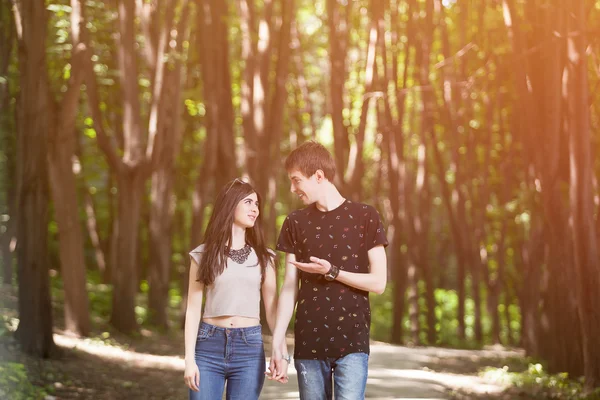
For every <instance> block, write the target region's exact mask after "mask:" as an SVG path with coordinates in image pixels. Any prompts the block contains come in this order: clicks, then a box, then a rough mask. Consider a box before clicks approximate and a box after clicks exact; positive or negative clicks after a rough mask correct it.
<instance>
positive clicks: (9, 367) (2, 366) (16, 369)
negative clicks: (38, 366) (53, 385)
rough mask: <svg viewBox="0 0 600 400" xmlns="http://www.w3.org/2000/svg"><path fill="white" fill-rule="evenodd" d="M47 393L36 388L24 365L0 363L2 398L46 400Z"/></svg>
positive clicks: (0, 396) (0, 393)
mask: <svg viewBox="0 0 600 400" xmlns="http://www.w3.org/2000/svg"><path fill="white" fill-rule="evenodd" d="M46 395H47V393H46V391H44V390H43V389H42V388H39V387H36V386H34V385H33V384H32V383H31V382H30V380H29V377H28V375H27V370H26V369H25V366H24V365H23V364H19V363H14V362H0V398H1V399H11V400H37V399H40V400H41V399H44V398H45V397H46Z"/></svg>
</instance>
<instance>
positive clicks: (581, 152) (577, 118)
mask: <svg viewBox="0 0 600 400" xmlns="http://www.w3.org/2000/svg"><path fill="white" fill-rule="evenodd" d="M584 3H585V2H584V1H583V0H573V1H570V2H569V3H568V4H569V5H570V7H569V8H570V9H571V10H572V11H571V12H570V13H569V18H568V32H569V35H568V36H567V37H568V39H567V41H568V68H567V71H566V73H567V79H568V81H567V87H566V88H567V93H566V95H567V101H568V131H569V153H570V160H571V163H570V164H571V182H570V183H571V184H570V199H571V221H572V222H571V224H572V230H573V245H574V253H575V254H574V255H575V271H576V274H575V275H576V287H577V290H576V292H577V300H578V307H577V310H578V312H579V320H580V322H581V333H582V339H583V370H584V375H585V388H586V390H587V391H588V392H591V391H593V389H594V388H596V387H600V352H598V350H597V348H596V344H597V340H598V338H600V316H599V315H598V310H600V296H598V291H599V290H600V268H599V265H598V249H597V243H596V232H595V226H594V224H592V223H590V221H592V220H593V218H594V204H593V196H594V192H593V188H592V176H593V165H594V162H593V159H592V155H591V151H590V146H591V143H592V141H591V132H590V116H589V104H588V98H589V93H588V77H587V74H588V69H587V55H586V48H587V46H588V40H587V34H586V20H587V13H586V11H585V7H584ZM563 5H564V6H565V7H567V2H563Z"/></svg>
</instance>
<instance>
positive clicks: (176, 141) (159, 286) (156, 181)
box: [148, 1, 188, 329]
mask: <svg viewBox="0 0 600 400" xmlns="http://www.w3.org/2000/svg"><path fill="white" fill-rule="evenodd" d="M187 4H188V3H187V1H186V3H185V5H184V6H183V11H182V14H181V15H182V16H181V20H180V21H179V24H178V27H177V32H178V37H177V38H176V40H177V46H176V49H174V50H175V51H176V52H177V53H180V52H181V51H182V48H183V41H184V40H186V38H187V12H188V7H187ZM160 53H161V52H160V51H159V54H160ZM181 69H182V63H181V61H180V60H179V59H178V60H177V61H176V63H175V65H174V66H173V69H172V70H167V71H166V73H165V85H164V88H163V90H164V91H165V93H163V94H162V95H161V97H160V99H161V106H160V112H161V113H162V117H161V118H160V126H159V127H158V130H159V131H161V133H159V135H160V137H163V138H165V140H164V141H163V143H162V148H161V150H162V151H161V154H159V156H158V163H157V166H156V168H155V171H154V173H153V175H152V188H151V194H150V196H151V204H150V228H149V233H150V259H149V263H148V275H149V276H148V283H149V286H150V290H149V292H148V306H149V310H150V322H151V323H152V324H154V325H156V326H160V327H162V328H164V329H166V328H168V314H167V308H168V305H169V282H170V269H171V254H172V248H173V246H172V239H171V238H172V233H173V229H172V225H173V214H174V212H175V199H174V193H173V180H174V177H175V159H176V157H177V154H178V153H179V149H180V144H181V112H182V107H181V100H182V99H181V86H182V82H181V74H182V71H181ZM163 130H167V131H168V132H170V134H169V133H167V132H163Z"/></svg>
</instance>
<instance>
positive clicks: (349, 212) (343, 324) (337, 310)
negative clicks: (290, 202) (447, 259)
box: [277, 200, 388, 359]
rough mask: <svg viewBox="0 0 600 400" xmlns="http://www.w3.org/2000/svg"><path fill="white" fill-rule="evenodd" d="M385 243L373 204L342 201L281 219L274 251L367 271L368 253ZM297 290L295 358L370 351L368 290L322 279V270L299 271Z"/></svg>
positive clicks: (298, 259)
mask: <svg viewBox="0 0 600 400" xmlns="http://www.w3.org/2000/svg"><path fill="white" fill-rule="evenodd" d="M387 244H388V242H387V239H386V235H385V230H384V229H383V224H382V223H381V218H380V217H379V214H378V213H377V211H376V210H375V208H374V207H372V206H369V205H365V204H361V203H354V202H351V201H349V200H346V201H345V202H344V203H342V205H340V206H339V207H337V208H335V209H334V210H331V211H328V212H323V211H319V210H318V209H317V207H316V204H312V205H310V206H308V207H306V208H304V209H302V210H297V211H294V212H292V213H291V214H289V215H288V217H287V218H286V219H285V221H284V223H283V226H282V228H281V233H280V234H279V240H278V242H277V250H280V251H283V252H286V253H292V254H295V256H296V260H297V261H300V262H310V260H309V258H310V257H311V256H312V257H318V258H322V259H325V260H327V261H329V262H330V263H332V264H333V265H336V266H338V267H339V268H340V270H341V271H348V272H354V273H361V274H366V273H368V272H369V258H368V251H369V250H370V249H372V248H373V247H375V246H378V245H384V246H387ZM298 273H299V275H298V277H299V280H300V289H299V292H298V305H297V308H296V319H295V327H294V334H295V342H296V343H295V350H294V357H295V358H297V359H326V358H338V357H342V356H344V355H346V354H349V353H359V352H360V353H367V354H368V353H369V328H370V326H371V309H370V306H369V293H368V292H366V291H363V290H359V289H355V288H352V287H350V286H347V285H344V284H343V283H341V282H338V281H331V282H330V281H327V280H325V278H324V277H323V275H321V274H310V273H306V272H303V271H300V270H298Z"/></svg>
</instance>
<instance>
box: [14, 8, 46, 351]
mask: <svg viewBox="0 0 600 400" xmlns="http://www.w3.org/2000/svg"><path fill="white" fill-rule="evenodd" d="M13 11H14V14H15V27H16V31H17V39H18V43H19V69H20V79H19V81H20V82H19V83H20V92H19V102H18V127H19V130H18V142H17V155H18V157H17V163H18V164H17V185H18V190H17V209H18V226H19V229H18V249H17V265H18V269H17V271H18V281H19V326H18V328H17V332H16V337H17V339H18V341H19V343H20V344H21V348H22V349H23V351H25V352H26V353H30V354H33V355H36V356H38V357H49V356H50V354H51V352H52V350H53V349H54V339H53V338H52V305H51V301H50V282H49V275H48V200H49V199H48V131H47V127H48V112H49V104H48V97H47V93H48V76H47V70H46V30H47V26H48V15H47V10H46V7H45V4H44V1H42V0H38V1H18V0H13ZM32 112H34V113H35V114H32Z"/></svg>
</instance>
